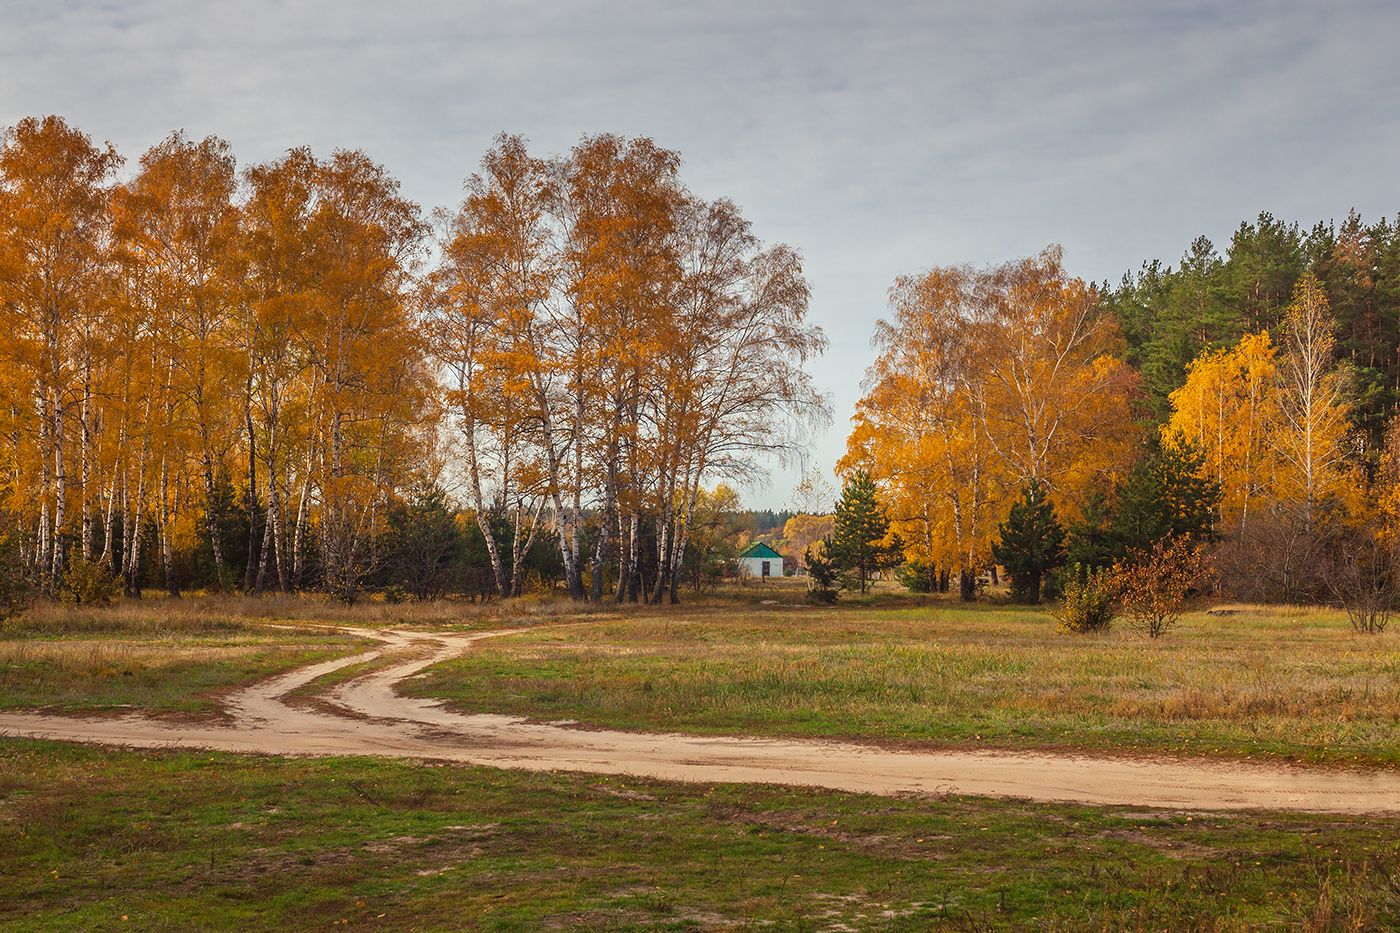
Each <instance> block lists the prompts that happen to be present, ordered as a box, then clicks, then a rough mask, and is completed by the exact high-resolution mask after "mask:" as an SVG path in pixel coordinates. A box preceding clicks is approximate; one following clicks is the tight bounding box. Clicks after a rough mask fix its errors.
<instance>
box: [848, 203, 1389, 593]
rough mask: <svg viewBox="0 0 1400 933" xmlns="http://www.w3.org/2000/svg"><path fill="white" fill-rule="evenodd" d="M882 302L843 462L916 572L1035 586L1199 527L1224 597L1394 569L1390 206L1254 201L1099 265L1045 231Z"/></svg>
mask: <svg viewBox="0 0 1400 933" xmlns="http://www.w3.org/2000/svg"><path fill="white" fill-rule="evenodd" d="M890 312H891V313H890V315H889V316H888V317H887V318H886V319H884V320H882V321H880V322H879V323H878V324H877V326H876V331H875V346H876V349H877V359H876V361H875V363H874V364H873V365H872V366H871V367H870V369H869V370H868V372H867V376H866V382H865V394H864V396H863V398H862V399H861V401H860V402H859V404H858V407H857V414H856V419H855V425H854V428H853V430H852V433H851V435H850V438H849V440H848V446H847V453H846V455H845V458H844V459H843V460H842V461H841V464H840V469H841V470H843V471H844V472H845V473H846V474H847V475H848V476H855V475H857V473H862V472H863V473H868V474H869V476H870V477H872V478H873V480H874V482H875V483H876V485H877V487H878V490H879V496H880V502H881V508H883V509H885V510H886V511H887V513H888V516H889V527H890V530H889V533H888V535H887V538H886V543H888V541H889V540H890V538H891V537H892V536H894V535H898V536H899V539H900V541H901V546H902V550H903V555H904V559H905V562H906V578H907V579H909V580H910V581H911V583H913V584H915V585H917V586H919V587H920V588H934V589H937V588H947V586H948V580H949V577H950V576H951V577H954V578H956V579H957V580H958V581H959V589H960V591H961V593H962V595H963V597H964V598H973V597H974V596H975V589H976V582H977V580H978V577H979V574H981V573H983V572H984V571H987V570H991V571H992V572H995V568H997V567H998V566H1000V567H1002V568H1004V569H1006V570H1007V571H1008V572H1010V573H1011V574H1012V577H1013V579H1012V583H1013V589H1018V590H1019V593H1018V595H1020V596H1022V597H1023V598H1027V599H1029V600H1031V601H1035V600H1038V599H1039V598H1040V597H1041V595H1042V593H1043V592H1051V591H1054V592H1058V589H1059V587H1060V586H1061V585H1062V584H1063V582H1064V580H1065V579H1066V576H1065V575H1066V574H1067V573H1069V572H1070V568H1078V570H1077V571H1076V573H1077V575H1078V578H1079V579H1080V580H1081V581H1082V580H1083V578H1084V574H1086V573H1089V572H1093V571H1098V570H1103V569H1105V568H1108V567H1110V566H1113V565H1114V564H1121V563H1123V562H1124V561H1131V560H1134V559H1142V560H1144V561H1145V560H1146V559H1147V558H1148V557H1149V556H1150V555H1151V552H1152V551H1153V549H1154V548H1155V547H1156V546H1157V545H1159V544H1162V543H1163V542H1164V541H1167V540H1168V539H1183V540H1185V539H1189V540H1192V541H1194V542H1196V544H1197V545H1201V544H1206V543H1209V544H1211V551H1212V554H1213V557H1214V562H1213V563H1214V566H1215V568H1216V570H1217V571H1218V573H1216V578H1215V582H1214V584H1213V585H1214V586H1216V587H1217V588H1218V589H1219V590H1220V591H1222V592H1225V593H1228V594H1230V595H1235V596H1238V597H1242V598H1253V599H1289V600H1296V599H1329V598H1340V595H1339V587H1343V586H1346V585H1352V586H1353V587H1355V586H1357V585H1360V584H1361V583H1363V582H1366V581H1369V582H1368V585H1372V586H1373V587H1374V586H1378V585H1382V584H1383V585H1385V586H1388V587H1391V588H1392V589H1393V588H1394V586H1395V583H1396V576H1397V574H1396V570H1395V565H1396V561H1395V560H1394V559H1393V557H1394V555H1393V551H1394V548H1393V542H1394V540H1396V532H1397V531H1400V525H1398V524H1396V517H1397V512H1396V510H1395V508H1394V500H1395V498H1396V486H1395V480H1396V476H1397V473H1396V470H1397V468H1396V464H1397V463H1400V426H1397V422H1396V419H1395V404H1396V399H1397V392H1400V236H1398V235H1397V232H1396V224H1392V223H1389V222H1387V221H1380V222H1377V223H1374V224H1365V223H1363V222H1362V221H1361V219H1360V218H1359V217H1358V216H1357V215H1356V214H1355V213H1352V214H1351V215H1349V216H1348V218H1347V220H1346V221H1345V222H1344V223H1343V224H1341V225H1340V226H1339V227H1338V226H1334V225H1331V224H1318V225H1316V226H1314V227H1313V228H1312V229H1311V231H1310V232H1308V233H1306V234H1304V233H1303V232H1301V231H1300V228H1299V227H1298V226H1296V225H1287V224H1283V223H1281V222H1279V221H1277V220H1275V219H1274V218H1272V217H1271V216H1270V215H1267V214H1265V215H1261V216H1260V218H1259V219H1258V220H1257V221H1256V222H1255V223H1246V224H1242V225H1241V226H1240V228H1239V229H1238V230H1237V231H1236V233H1235V235H1234V237H1233V238H1232V240H1231V243H1230V246H1229V249H1228V251H1227V253H1226V255H1225V256H1224V257H1220V256H1218V255H1217V254H1216V252H1215V250H1214V247H1213V246H1211V244H1210V243H1209V241H1207V240H1205V239H1204V238H1201V239H1197V240H1196V241H1195V242H1194V243H1193V244H1192V245H1191V247H1190V248H1189V249H1188V251H1187V253H1186V255H1185V256H1184V257H1183V259H1182V261H1181V262H1180V264H1179V265H1177V266H1175V267H1173V266H1166V265H1164V264H1162V263H1160V262H1150V263H1146V264H1144V266H1143V267H1142V269H1141V270H1140V271H1139V272H1137V273H1133V274H1130V275H1128V276H1125V277H1124V279H1123V280H1122V282H1121V283H1120V284H1119V285H1118V286H1116V287H1111V286H1109V285H1107V284H1103V285H1097V286H1095V285H1091V284H1088V283H1085V282H1083V281H1081V280H1079V279H1077V278H1075V277H1073V276H1070V275H1068V274H1067V273H1066V272H1065V271H1064V268H1063V265H1062V261H1061V255H1060V251H1059V249H1058V248H1056V247H1052V248H1049V249H1047V250H1046V251H1044V252H1042V253H1041V254H1039V255H1037V256H1033V257H1030V258H1027V259H1024V260H1019V261H1014V262H1009V263H1005V264H1003V265H1000V266H995V267H992V268H986V269H979V268H972V267H967V266H950V267H936V268H933V269H930V270H928V271H926V272H923V273H920V274H916V275H909V276H905V277H901V278H900V279H898V280H897V281H896V283H895V285H894V286H893V287H892V289H891V291H890ZM1377 549H1381V550H1385V551H1387V553H1389V554H1390V555H1391V556H1389V557H1385V558H1384V559H1383V560H1382V559H1379V558H1378V557H1377V556H1376V553H1375V552H1376V551H1377ZM1363 558H1364V559H1363ZM1362 564H1365V565H1366V566H1368V567H1369V568H1371V569H1370V570H1368V571H1367V572H1366V573H1364V574H1363V573H1360V572H1359V571H1358V570H1357V569H1356V568H1357V567H1358V566H1361V565H1362ZM911 568H912V569H913V570H914V571H915V572H914V573H912V574H910V573H909V570H910V569H911ZM1376 568H1381V569H1380V570H1377V569H1376ZM1042 578H1043V579H1044V583H1045V584H1046V585H1047V588H1046V589H1045V590H1042ZM1348 581H1349V583H1348Z"/></svg>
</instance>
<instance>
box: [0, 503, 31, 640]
mask: <svg viewBox="0 0 1400 933" xmlns="http://www.w3.org/2000/svg"><path fill="white" fill-rule="evenodd" d="M32 595H33V590H32V588H31V587H30V585H29V573H28V568H26V567H25V563H24V555H23V554H22V553H21V552H20V547H19V536H18V535H17V534H16V533H15V531H14V529H13V528H12V527H7V526H6V525H5V524H4V523H3V522H0V622H3V621H4V620H5V619H8V618H9V617H10V616H12V615H15V614H17V613H19V612H21V611H22V610H24V609H25V608H27V607H28V606H29V602H30V599H31V597H32Z"/></svg>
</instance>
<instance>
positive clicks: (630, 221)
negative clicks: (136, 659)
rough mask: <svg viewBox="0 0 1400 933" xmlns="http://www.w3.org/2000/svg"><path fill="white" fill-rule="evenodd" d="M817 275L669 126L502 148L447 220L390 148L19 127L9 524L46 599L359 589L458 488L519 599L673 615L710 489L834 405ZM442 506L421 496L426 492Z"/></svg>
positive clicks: (8, 216)
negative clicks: (149, 592) (666, 140)
mask: <svg viewBox="0 0 1400 933" xmlns="http://www.w3.org/2000/svg"><path fill="white" fill-rule="evenodd" d="M807 301H808V288H807V284H806V280H805V278H804V276H803V272H802V267H801V262H800V259H799V257H798V255H797V254H796V253H795V252H794V251H793V250H791V249H790V248H788V247H786V246H781V245H774V246H770V245H765V244H763V243H762V242H761V241H759V240H758V238H757V237H756V235H755V234H754V232H753V231H752V229H751V226H750V224H749V223H748V221H747V220H745V218H744V217H743V216H742V214H741V212H740V211H739V209H738V207H737V206H736V205H734V204H733V203H732V202H729V201H726V200H723V199H721V200H717V201H706V200H703V199H701V198H700V197H698V196H697V195H695V194H694V193H692V192H691V191H689V190H688V189H687V188H686V187H685V186H684V185H683V183H682V182H681V180H680V158H679V156H678V155H677V154H676V153H674V152H671V151H668V150H665V149H662V148H660V147H658V146H656V145H655V144H653V143H652V142H651V141H650V140H647V139H624V138H621V137H617V136H610V135H601V136H594V137H588V138H585V139H583V140H582V141H581V142H580V143H579V144H578V145H577V146H576V147H574V149H573V150H572V151H570V152H569V153H568V154H566V155H564V156H561V157H551V158H544V157H540V156H538V155H534V154H532V153H530V152H529V151H528V149H527V147H526V144H525V142H524V141H523V140H521V139H519V138H517V137H509V136H501V137H499V138H498V139H497V140H496V142H495V144H494V145H493V146H492V148H491V149H490V151H489V152H488V153H486V155H485V157H484V158H483V159H482V160H481V163H480V167H479V170H478V171H477V172H476V173H475V174H473V175H472V176H471V178H470V179H469V180H468V182H467V185H466V193H465V198H464V200H463V202H462V203H461V205H460V206H459V207H457V208H456V209H455V210H452V211H439V212H437V213H436V214H433V215H431V216H426V215H425V214H424V212H423V211H422V210H421V209H420V208H419V206H418V205H416V204H414V203H412V202H410V201H408V200H407V199H406V198H405V197H404V196H403V195H402V193H401V191H400V188H399V184H398V182H397V181H396V180H395V179H394V178H393V177H392V176H391V175H390V174H389V173H388V172H387V171H386V170H385V168H384V167H383V166H380V165H379V164H377V163H375V162H374V161H373V160H371V159H370V158H369V157H368V156H367V155H365V154H364V153H362V152H358V151H336V152H334V153H332V154H330V155H329V156H320V155H317V154H315V153H313V152H311V151H310V150H309V149H305V148H297V149H291V150H289V151H287V152H286V153H285V154H284V155H283V156H281V157H280V158H277V159H274V160H272V161H270V162H266V163H261V164H255V165H251V166H247V167H244V168H241V169H240V168H239V166H238V165H237V164H236V163H235V160H234V156H233V153H232V152H231V150H230V147H229V145H228V144H227V143H226V142H224V141H222V140H220V139H217V138H212V137H211V138H208V139H203V140H195V139H190V138H188V137H187V136H185V135H184V134H182V133H174V134H172V135H171V136H169V137H168V138H167V139H165V140H164V141H162V142H161V143H159V144H158V145H156V146H154V147H153V148H152V149H150V150H149V151H148V152H147V153H145V154H144V155H143V156H142V157H141V158H140V159H139V161H138V162H137V163H136V164H134V165H130V166H128V165H126V164H125V163H124V162H123V159H122V157H121V156H120V155H119V154H118V153H117V152H116V151H115V150H114V149H113V148H112V147H111V146H110V145H102V144H98V143H95V142H94V141H93V140H92V139H91V138H90V137H88V136H87V135H86V134H84V133H83V132H82V131H81V130H79V129H78V128H76V127H74V126H71V125H70V124H68V123H67V122H65V121H64V120H63V119H62V118H59V117H52V116H51V117H44V118H30V119H26V120H23V121H21V122H19V123H18V124H17V125H15V126H14V127H11V128H9V129H8V130H6V131H5V133H4V135H3V138H0V330H3V334H4V339H3V341H0V421H3V424H2V425H0V438H3V440H0V492H2V493H3V501H2V502H0V525H2V526H3V527H0V535H6V536H8V537H9V538H10V539H11V540H12V541H13V542H15V543H17V545H18V550H19V552H20V553H21V554H22V556H23V562H24V565H25V568H26V572H27V573H28V574H29V575H30V576H31V578H32V580H33V582H34V584H35V585H36V586H37V587H38V588H40V589H42V590H47V591H51V592H52V591H54V590H56V589H57V588H58V587H59V586H60V585H61V583H62V581H63V580H64V578H65V574H66V573H67V571H68V569H69V567H70V565H72V564H73V563H74V562H79V561H81V562H84V563H85V564H88V565H93V564H96V565H99V566H101V567H103V568H106V570H107V571H109V572H111V573H113V574H117V575H120V576H121V577H122V579H123V580H124V583H125V588H126V590H127V591H128V592H129V593H131V594H139V592H140V591H141V588H142V586H143V585H150V584H151V583H153V582H155V581H159V582H160V583H161V584H162V585H163V586H164V587H165V588H166V589H167V590H169V591H170V592H171V593H178V592H179V591H180V589H181V587H182V586H190V585H202V586H206V587H208V588H211V589H219V590H235V589H237V590H244V591H248V592H261V591H263V590H265V589H279V590H294V589H299V588H307V587H317V588H321V589H324V590H326V591H328V592H330V593H332V594H334V595H336V596H338V597H340V598H343V599H347V600H348V599H354V598H356V596H357V595H358V594H359V593H360V591H361V589H362V588H363V586H364V585H365V582H366V581H367V580H369V579H370V578H371V576H372V575H373V574H374V572H375V569H376V567H378V566H379V565H380V564H381V563H382V561H383V555H382V554H381V553H379V550H380V548H381V547H382V542H383V540H384V538H385V533H386V528H387V527H388V524H389V520H390V514H391V512H393V511H394V510H395V509H396V508H401V507H402V505H403V503H404V502H405V501H406V500H407V499H409V498H412V497H414V496H419V498H420V499H423V501H438V499H440V496H439V497H438V499H435V498H433V496H434V495H436V493H434V492H432V491H434V490H437V491H440V490H441V488H442V487H443V486H444V485H452V486H453V488H454V489H457V490H458V492H459V498H460V499H461V500H462V501H463V504H464V505H465V509H463V510H462V513H461V515H462V517H465V518H466V519H467V520H469V521H470V522H471V523H472V524H473V525H474V526H475V527H476V529H477V530H478V531H479V533H480V536H481V539H482V541H483V543H484V545H485V547H486V550H487V551H488V553H489V563H490V568H491V576H492V578H493V580H492V582H493V586H494V591H495V592H496V593H497V594H500V595H504V596H509V595H513V594H519V593H521V592H522V587H523V576H522V563H523V561H524V560H525V557H526V555H527V553H529V552H530V549H531V548H532V547H538V546H539V543H541V542H547V543H548V544H550V545H551V546H552V547H553V549H555V550H556V551H557V555H558V558H559V560H560V561H561V562H562V567H563V577H564V581H565V585H566V587H567V589H568V591H569V593H570V594H571V595H572V596H573V597H575V598H577V599H586V598H591V599H601V598H616V599H633V600H635V599H649V600H653V601H655V600H661V599H663V598H665V597H667V596H668V595H669V597H670V598H671V599H673V600H674V599H675V598H676V591H677V588H678V584H679V577H680V573H679V568H680V567H681V565H682V562H683V560H684V556H685V552H686V549H687V547H688V543H689V534H690V529H691V521H692V515H693V514H694V512H695V509H696V503H697V501H698V500H699V499H700V497H701V494H702V490H704V489H705V487H706V484H713V483H714V482H716V481H717V480H719V479H742V478H744V477H745V476H746V475H747V473H748V471H750V470H751V469H753V465H754V462H755V461H754V455H755V454H758V453H760V452H761V453H765V454H778V455H782V454H784V453H786V452H791V451H793V450H795V449H796V448H797V447H798V446H799V445H800V444H801V443H802V441H803V432H804V431H805V430H806V429H807V428H808V427H809V426H810V425H811V424H812V423H813V422H814V421H815V420H820V419H822V418H823V417H825V415H826V410H825V403H824V400H823V399H822V397H821V396H820V395H819V393H818V392H817V391H816V390H815V389H814V387H813V385H812V383H811V381H810V379H809V377H808V376H807V374H806V372H805V369H804V366H805V364H806V363H807V362H808V361H809V360H810V359H811V358H812V357H813V356H815V355H816V354H818V353H820V352H821V351H822V349H823V346H824V338H823V336H822V334H821V332H820V331H819V330H818V329H817V328H815V327H814V326H812V325H811V324H810V323H809V322H808V321H807V319H806V312H807ZM424 490H429V493H430V494H427V495H426V498H424V494H423V491H424Z"/></svg>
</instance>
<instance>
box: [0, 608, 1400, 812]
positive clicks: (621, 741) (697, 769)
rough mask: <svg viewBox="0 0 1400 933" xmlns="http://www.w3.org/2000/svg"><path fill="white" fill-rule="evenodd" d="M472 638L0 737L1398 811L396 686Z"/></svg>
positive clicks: (1050, 763) (1331, 785) (12, 728)
mask: <svg viewBox="0 0 1400 933" xmlns="http://www.w3.org/2000/svg"><path fill="white" fill-rule="evenodd" d="M514 631H519V630H510V631H505V632H500V631H498V632H484V633H472V634H456V633H431V634H430V633H420V632H400V631H384V632H378V633H375V634H374V637H375V638H377V639H379V640H380V641H381V642H382V644H381V646H379V647H378V648H376V649H374V650H371V651H368V652H365V653H363V654H359V655H355V656H353V657H349V658H341V659H338V660H334V661H326V662H323V663H320V664H314V665H310V666H308V667H304V668H299V669H297V670H295V671H292V672H290V673H287V674H284V675H281V676H279V677H275V678H272V679H270V680H265V681H262V682H260V683H257V684H254V685H252V686H250V687H247V688H245V689H243V690H240V691H238V692H236V693H234V694H233V695H232V696H231V697H230V698H229V699H228V701H227V704H226V705H227V708H228V712H229V713H230V715H231V717H232V724H231V725H228V726H220V725H208V726H189V725H180V724H174V723H169V722H162V721H159V720H155V719H151V718H148V717H145V716H140V715H128V716H123V717H119V718H101V719H97V718H88V719H83V718H75V717H68V716H52V715H43V714H38V713H0V734H6V735H17V736H26V737H33V738H50V739H60V740H65V741H74V742H93V743H101V744H108V745H122V746H130V747H137V748H165V747H178V748H209V749H218V750H223V751H231V752H254V753H268V754H281V755H379V756H387V757H397V758H423V759H436V760H447V761H459V762H467V763H471V764H482V765H492V766H496V767H503V768H526V769H530V770H563V771H587V772H595V773H606V774H628V775H635V776H639V777H654V778H664V779H669V780H685V781H716V782H758V783H775V784H793V785H804V786H813V787H825V788H831V789H835V790H845V791H858V792H870V793H877V794H896V793H906V792H912V793H938V794H943V793H957V794H978V795H987V796H997V797H1018V798H1024V799H1029V800H1041V801H1073V802H1078V803H1087V804H1107V805H1129V806H1148V807H1170V808H1184V809H1200V810H1229V809H1248V808H1264V809H1281V810H1299V811H1314V812H1332V813H1383V812H1388V813H1400V773H1397V772H1394V771H1373V772H1363V771H1339V770H1332V769H1326V770H1323V769H1308V768H1301V767H1288V766H1282V765H1273V766H1268V765H1255V764H1241V763H1230V762H1215V761H1195V760H1187V759H1165V758H1164V759H1142V758H1115V757H1091V756H1082V755H1062V754H1050V753H1019V752H993V751H961V750H950V751H936V752H903V751H891V750H884V749H878V748H872V747H868V746H860V745H852V744H843V743H837V742H823V741H802V740H791V739H758V738H707V737H697V736H684V735H672V734H653V733H635V732H619V731H607V730H604V731H595V730H582V729H576V728H570V727H569V726H568V725H567V724H548V723H531V722H526V721H524V720H522V719H520V718H517V717H512V716H498V715H463V714H459V713H454V712H451V711H450V710H447V709H444V708H443V707H442V706H441V705H440V704H439V703H438V702H437V701H434V700H424V699H416V698H412V697H405V696H401V695H399V694H398V693H397V692H396V691H395V687H396V686H397V685H398V684H399V683H401V682H402V681H403V680H405V679H406V678H409V677H412V676H413V675H415V674H417V673H419V672H420V671H422V670H423V669H424V668H426V667H429V666H430V665H432V664H436V663H438V662H440V661H443V660H446V659H448V658H451V657H453V656H455V655H457V654H459V653H461V652H462V651H464V650H466V649H467V648H469V647H470V646H471V644H472V643H473V642H475V641H478V640H480V639H483V638H490V637H494V636H498V635H503V634H511V633H512V632H514ZM381 657H383V658H385V659H386V660H389V661H394V660H397V663H389V664H386V665H385V666H382V667H380V668H379V669H378V670H375V671H373V672H371V673H369V674H366V675H364V676H361V677H358V678H356V679H354V680H351V681H349V682H347V683H345V684H342V685H340V686H339V687H336V688H334V689H332V690H331V691H330V692H329V693H327V694H325V695H324V696H323V699H324V700H325V701H326V702H325V703H322V704H319V706H317V707H313V706H310V705H306V704H296V703H294V702H292V701H290V700H289V699H288V698H287V694H288V693H290V692H292V691H294V690H296V689H297V688H299V687H302V686H305V685H307V684H309V683H311V682H312V681H313V680H315V679H316V678H318V677H321V676H323V675H325V674H328V673H330V672H332V671H335V670H338V669H339V668H342V667H345V666H348V665H350V664H355V663H358V662H361V661H367V660H372V659H377V658H381Z"/></svg>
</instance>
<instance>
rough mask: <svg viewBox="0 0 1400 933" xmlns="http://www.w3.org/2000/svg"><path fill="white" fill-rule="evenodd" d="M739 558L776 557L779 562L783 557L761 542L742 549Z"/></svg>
mask: <svg viewBox="0 0 1400 933" xmlns="http://www.w3.org/2000/svg"><path fill="white" fill-rule="evenodd" d="M739 556H740V557H776V558H777V559H779V560H782V559H783V555H781V554H779V553H778V552H777V551H775V550H773V549H772V548H771V547H769V546H768V545H766V544H764V543H763V542H762V541H755V542H754V543H753V544H750V545H749V546H748V547H746V548H744V550H743V553H741V554H740V555H739Z"/></svg>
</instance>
